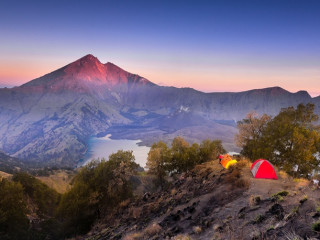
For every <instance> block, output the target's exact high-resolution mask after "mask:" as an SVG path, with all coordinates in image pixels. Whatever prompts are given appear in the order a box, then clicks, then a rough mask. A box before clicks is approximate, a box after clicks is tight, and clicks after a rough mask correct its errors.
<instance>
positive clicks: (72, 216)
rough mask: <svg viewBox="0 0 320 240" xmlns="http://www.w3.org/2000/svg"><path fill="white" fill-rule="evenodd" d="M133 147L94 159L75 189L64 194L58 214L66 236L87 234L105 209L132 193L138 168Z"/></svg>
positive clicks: (76, 182) (78, 179)
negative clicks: (131, 178) (131, 176)
mask: <svg viewBox="0 0 320 240" xmlns="http://www.w3.org/2000/svg"><path fill="white" fill-rule="evenodd" d="M137 166H138V165H137V164H136V163H135V162H134V156H133V154H132V151H122V150H121V151H118V152H117V153H115V154H111V155H110V156H109V161H105V160H104V159H103V160H101V162H98V161H92V162H91V163H89V164H87V165H86V166H84V167H83V168H82V169H81V170H80V171H79V173H78V174H76V176H75V177H74V179H73V186H72V188H71V190H70V191H69V192H67V193H65V194H64V195H63V196H62V199H61V202H60V204H59V208H58V218H59V219H60V220H61V221H62V222H63V231H64V233H65V237H68V236H74V235H76V234H84V233H86V232H87V231H89V230H90V227H91V225H92V224H93V222H94V221H95V220H96V219H97V218H100V217H101V213H103V212H105V211H107V210H109V209H113V208H114V207H115V206H117V205H119V204H120V203H121V202H123V201H124V200H126V199H128V198H130V197H131V196H132V186H131V182H130V175H132V173H133V171H134V170H135V169H136V168H137Z"/></svg>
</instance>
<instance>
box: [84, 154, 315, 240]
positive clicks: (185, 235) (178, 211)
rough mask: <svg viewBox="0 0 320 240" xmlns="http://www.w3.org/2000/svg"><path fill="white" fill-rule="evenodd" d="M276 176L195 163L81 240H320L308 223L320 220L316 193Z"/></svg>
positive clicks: (312, 187) (243, 165)
mask: <svg viewBox="0 0 320 240" xmlns="http://www.w3.org/2000/svg"><path fill="white" fill-rule="evenodd" d="M278 177H279V180H266V179H254V178H253V177H252V174H251V172H250V168H249V165H248V164H247V163H246V162H242V163H241V164H239V165H238V166H237V167H236V168H233V169H229V170H226V169H224V168H222V166H221V165H220V164H219V163H218V160H216V161H212V162H208V163H205V164H202V165H198V166H196V167H195V168H194V169H193V170H192V171H190V172H188V173H184V174H182V175H179V176H178V177H177V178H176V179H175V180H173V181H172V184H171V187H170V188H169V190H168V191H159V192H155V193H145V194H144V196H141V197H139V198H138V199H136V200H134V201H132V202H124V203H122V204H121V207H120V208H119V209H117V210H115V211H114V212H112V213H111V214H109V215H107V216H106V217H105V218H104V219H103V220H101V221H99V223H97V224H96V225H95V226H94V227H93V228H92V230H91V232H90V233H89V234H87V235H86V236H84V237H83V239H92V240H93V239H126V240H133V239H239V240H241V239H283V240H285V239H316V238H319V237H320V232H316V231H314V230H313V229H312V225H313V224H314V223H316V222H319V220H320V213H319V212H320V210H319V204H320V202H319V197H320V190H319V189H318V188H316V186H315V185H312V184H310V183H309V182H308V181H306V180H293V179H292V178H290V177H288V176H287V175H286V174H284V173H279V172H278ZM286 194H287V196H285V195H286ZM318 231H319V228H318Z"/></svg>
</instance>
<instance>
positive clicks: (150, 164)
mask: <svg viewBox="0 0 320 240" xmlns="http://www.w3.org/2000/svg"><path fill="white" fill-rule="evenodd" d="M170 155H171V153H170V150H169V149H168V146H167V144H165V143H164V142H162V141H160V142H158V143H154V144H153V145H152V147H151V148H150V151H149V153H148V158H147V164H146V165H147V168H148V169H149V172H150V173H151V174H155V175H156V177H157V180H158V184H159V185H160V186H161V188H163V187H164V183H165V176H166V174H167V171H168V169H169V167H168V164H169V160H170V158H171V156H170Z"/></svg>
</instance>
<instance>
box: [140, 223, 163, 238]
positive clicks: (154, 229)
mask: <svg viewBox="0 0 320 240" xmlns="http://www.w3.org/2000/svg"><path fill="white" fill-rule="evenodd" d="M161 231H162V227H161V226H160V225H159V224H158V223H153V224H152V225H151V226H149V227H147V228H146V229H145V230H144V231H143V233H144V236H147V237H152V236H155V235H157V234H159V233H160V232H161Z"/></svg>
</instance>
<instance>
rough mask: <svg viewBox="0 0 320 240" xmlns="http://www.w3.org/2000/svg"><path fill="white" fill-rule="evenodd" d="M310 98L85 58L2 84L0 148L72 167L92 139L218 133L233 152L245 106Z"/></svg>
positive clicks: (267, 107)
mask: <svg viewBox="0 0 320 240" xmlns="http://www.w3.org/2000/svg"><path fill="white" fill-rule="evenodd" d="M312 101H314V102H315V103H316V104H317V111H319V112H320V109H319V106H320V102H319V101H318V98H316V99H312V98H311V97H310V96H309V94H308V93H307V92H303V91H301V92H297V93H290V92H288V91H286V90H284V89H281V88H279V87H275V88H267V89H257V90H251V91H246V92H239V93H203V92H199V91H196V90H194V89H191V88H181V89H180V88H174V87H161V86H158V85H156V84H154V83H152V82H150V81H148V80H147V79H145V78H143V77H140V76H139V75H136V74H131V73H129V72H126V71H125V70H123V69H121V68H120V67H118V66H116V65H114V64H112V63H106V64H102V63H101V62H100V61H99V60H98V59H97V58H95V57H94V56H92V55H87V56H84V57H83V58H80V59H79V60H77V61H75V62H73V63H70V64H68V65H66V66H64V67H62V68H60V69H58V70H56V71H54V72H52V73H49V74H47V75H45V76H42V77H40V78H37V79H34V80H32V81H30V82H28V83H26V84H23V85H22V86H20V87H15V88H11V89H7V88H5V89H0V149H2V150H3V151H4V152H6V153H7V154H9V155H11V156H15V157H18V158H21V159H23V160H29V161H33V162H38V163H41V164H49V165H52V164H54V165H63V166H75V165H76V163H77V161H79V160H80V159H81V157H82V156H83V155H84V153H85V152H86V150H87V147H88V139H89V138H90V137H91V136H96V135H99V136H100V135H104V134H106V133H112V136H113V137H114V138H127V139H141V140H142V142H143V144H146V145H151V144H152V142H154V141H158V140H165V141H170V140H172V139H173V137H174V136H175V135H178V134H179V135H182V136H184V137H185V138H186V139H188V140H189V141H201V140H203V139H204V138H211V139H214V138H217V139H222V140H223V141H224V145H225V147H226V148H227V149H228V150H235V146H234V144H233V135H234V134H235V132H236V129H235V125H236V122H237V121H238V120H241V119H242V118H243V117H245V115H246V114H247V113H248V112H249V111H252V110H254V111H257V112H259V113H267V114H272V115H275V114H277V113H278V112H279V110H280V109H281V108H282V107H288V106H292V105H293V106H295V105H297V104H299V103H301V102H302V103H307V102H312Z"/></svg>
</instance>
